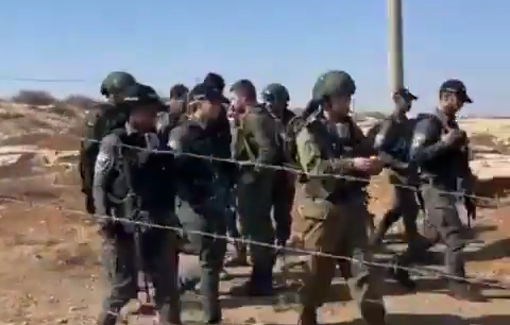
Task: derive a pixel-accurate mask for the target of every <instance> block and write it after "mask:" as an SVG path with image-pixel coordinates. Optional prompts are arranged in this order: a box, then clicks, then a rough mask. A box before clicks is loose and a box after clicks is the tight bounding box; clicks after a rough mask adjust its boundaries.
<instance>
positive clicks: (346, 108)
mask: <svg viewBox="0 0 510 325" xmlns="http://www.w3.org/2000/svg"><path fill="white" fill-rule="evenodd" d="M351 100H352V96H351V95H342V96H334V97H332V98H331V102H330V103H331V110H332V111H333V113H334V114H336V115H339V116H347V115H348V114H349V112H350V110H351Z"/></svg>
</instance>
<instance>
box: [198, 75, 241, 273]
mask: <svg viewBox="0 0 510 325" xmlns="http://www.w3.org/2000/svg"><path fill="white" fill-rule="evenodd" d="M204 84H206V85H209V86H211V87H214V88H217V89H218V90H219V91H220V92H221V93H223V92H224V90H225V80H224V79H223V77H222V76H220V75H219V74H217V73H214V72H209V73H208V74H207V75H206V76H205V78H204ZM224 104H225V105H223V107H222V110H221V112H220V115H219V116H218V118H217V119H215V120H213V121H211V122H210V123H209V124H208V127H207V129H208V132H209V134H210V136H211V137H212V138H213V141H214V147H215V149H216V150H215V156H216V157H219V158H232V150H231V149H232V148H231V144H232V130H231V125H230V122H229V120H228V116H227V115H228V111H227V110H228V104H229V102H228V101H226V102H225V103H224ZM219 170H220V174H219V175H218V176H219V180H220V184H219V186H220V188H221V190H222V191H221V192H222V193H223V195H224V199H225V206H226V207H227V213H226V218H227V231H228V234H229V236H230V237H232V238H234V240H236V239H239V238H240V237H241V236H240V234H239V230H238V228H237V209H236V202H235V185H236V181H237V172H238V168H237V165H235V164H228V163H222V164H220V169H219ZM234 248H235V254H234V255H233V256H231V257H229V258H228V259H227V260H226V261H225V266H243V265H247V263H248V262H247V254H246V245H245V244H243V243H241V242H240V241H234Z"/></svg>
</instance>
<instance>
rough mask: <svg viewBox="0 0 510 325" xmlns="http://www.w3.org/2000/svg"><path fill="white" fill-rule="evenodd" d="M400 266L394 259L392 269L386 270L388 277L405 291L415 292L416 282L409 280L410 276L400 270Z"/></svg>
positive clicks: (396, 259) (397, 260) (396, 258)
mask: <svg viewBox="0 0 510 325" xmlns="http://www.w3.org/2000/svg"><path fill="white" fill-rule="evenodd" d="M402 266H403V265H402V264H401V263H399V259H398V257H394V258H393V267H392V268H390V269H389V270H388V271H389V275H390V277H392V278H393V279H394V280H395V281H397V282H398V283H399V284H400V285H401V286H403V287H404V288H405V289H407V290H410V291H414V290H416V287H417V284H416V282H415V281H414V280H413V279H411V275H410V274H409V272H408V271H407V270H404V269H402V268H401V267H402Z"/></svg>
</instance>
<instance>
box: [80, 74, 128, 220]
mask: <svg viewBox="0 0 510 325" xmlns="http://www.w3.org/2000/svg"><path fill="white" fill-rule="evenodd" d="M134 84H136V80H135V78H134V77H133V76H132V75H130V74H129V73H126V72H122V71H114V72H111V73H109V74H108V75H107V76H106V78H105V79H104V80H103V82H102V84H101V88H100V92H101V94H102V95H103V96H105V97H107V98H108V99H109V103H107V104H98V105H95V106H94V107H90V109H89V110H88V111H87V114H86V116H85V126H84V134H83V137H84V139H83V140H82V141H81V143H80V160H79V169H80V176H81V179H82V192H83V193H84V194H85V207H86V209H87V212H89V213H91V214H93V213H94V211H95V208H94V202H93V198H92V181H93V175H94V165H95V162H96V157H97V155H98V153H99V141H101V139H102V138H103V137H104V136H105V135H106V134H108V133H109V132H110V131H112V130H113V129H116V128H118V127H123V126H124V123H125V122H126V119H127V116H126V114H125V112H124V110H123V108H122V107H121V106H120V105H119V103H120V101H121V100H120V98H119V97H118V96H116V95H117V94H119V93H120V92H121V91H123V90H125V89H126V88H127V87H130V86H132V85H134Z"/></svg>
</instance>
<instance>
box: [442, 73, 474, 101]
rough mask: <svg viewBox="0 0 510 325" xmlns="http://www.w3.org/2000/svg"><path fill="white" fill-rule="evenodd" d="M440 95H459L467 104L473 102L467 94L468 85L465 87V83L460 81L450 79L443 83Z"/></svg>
mask: <svg viewBox="0 0 510 325" xmlns="http://www.w3.org/2000/svg"><path fill="white" fill-rule="evenodd" d="M439 93H440V94H442V93H453V94H457V95H459V96H460V98H461V100H463V101H464V102H465V103H472V102H473V101H472V100H471V98H470V97H469V96H468V94H467V90H466V85H464V83H463V82H462V81H460V80H458V79H449V80H446V81H445V82H443V84H442V85H441V88H439Z"/></svg>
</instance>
